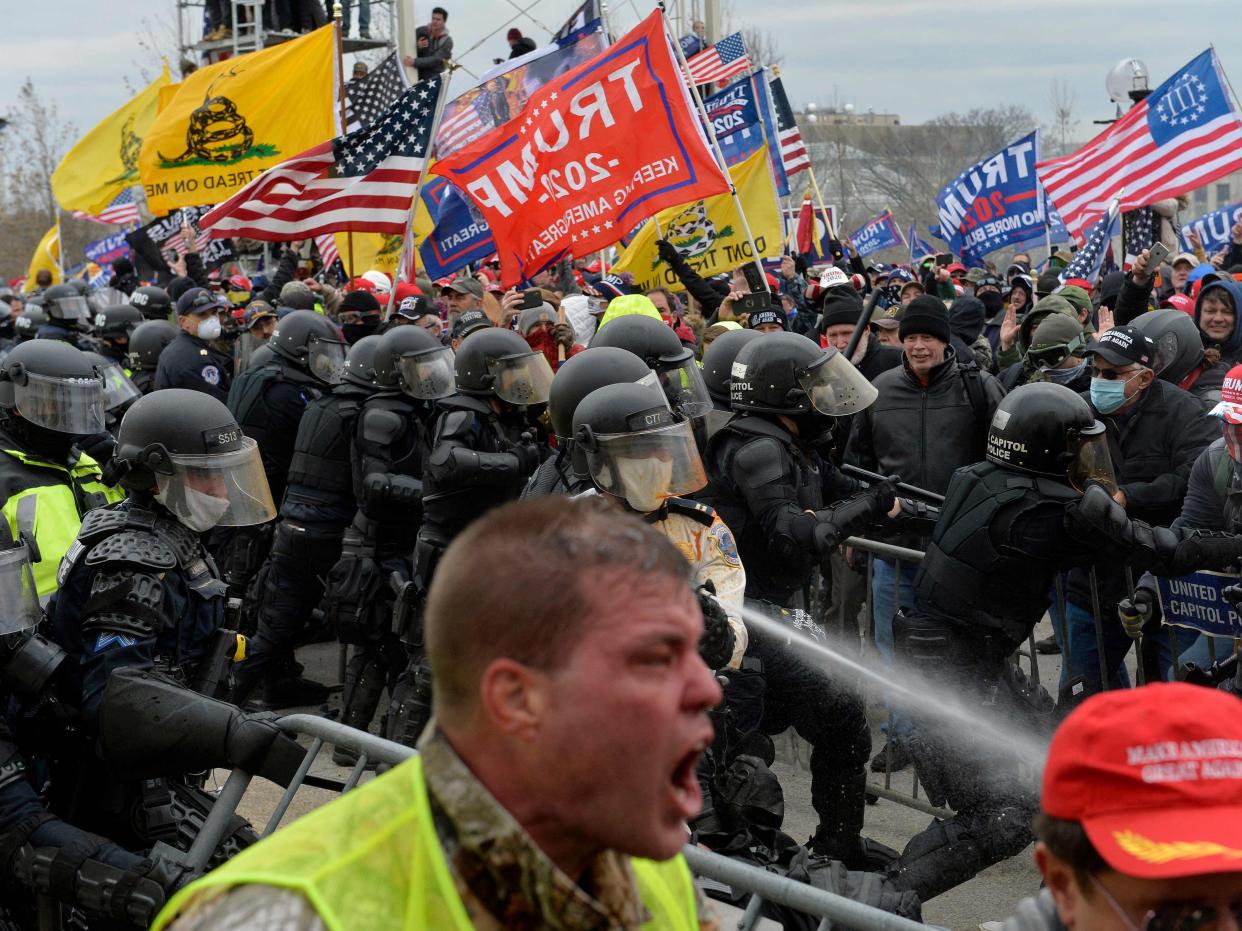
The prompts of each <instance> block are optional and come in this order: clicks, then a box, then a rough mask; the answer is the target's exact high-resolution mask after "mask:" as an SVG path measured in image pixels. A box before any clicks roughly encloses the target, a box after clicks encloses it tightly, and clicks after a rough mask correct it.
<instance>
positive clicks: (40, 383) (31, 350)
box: [0, 340, 124, 598]
mask: <svg viewBox="0 0 1242 931" xmlns="http://www.w3.org/2000/svg"><path fill="white" fill-rule="evenodd" d="M103 397H104V394H103V381H102V379H101V377H100V374H99V372H98V370H97V369H96V368H95V366H94V365H93V364H92V363H91V361H90V360H89V359H88V358H87V356H86V355H85V354H84V353H83V352H82V351H81V350H79V349H74V348H73V347H72V346H70V345H67V344H65V343H61V342H58V341H55V340H33V341H29V342H26V343H23V344H21V345H20V346H16V347H14V349H13V350H12V351H11V352H10V353H9V354H8V355H7V356H6V357H5V358H4V361H3V363H0V512H2V513H3V515H4V518H5V520H6V521H7V522H8V524H9V527H10V528H11V529H12V530H13V531H14V532H15V533H19V534H20V533H25V534H26V535H27V536H28V537H29V538H30V539H32V540H34V541H35V542H36V543H37V545H38V550H39V555H38V558H37V559H36V560H35V566H34V573H35V581H36V583H37V584H38V590H39V597H40V598H47V597H48V596H49V595H51V594H52V592H54V591H55V590H56V567H57V566H58V565H59V564H60V559H61V557H62V556H64V555H65V551H66V550H68V549H69V545H70V544H71V543H72V542H73V539H74V537H75V536H76V535H77V533H78V527H79V526H80V525H81V523H82V517H83V516H84V515H85V514H86V513H87V511H89V510H91V509H92V508H97V507H100V506H102V505H105V504H108V503H110V502H113V501H118V500H120V499H121V498H122V497H124V494H123V493H122V492H120V491H117V490H115V489H111V488H108V487H107V486H105V485H104V484H103V482H102V481H101V472H100V468H99V464H98V463H97V462H96V461H95V460H94V459H93V458H92V457H91V456H90V455H88V454H86V453H83V452H81V450H80V449H79V448H78V444H79V443H80V442H82V441H83V440H84V439H85V438H87V437H90V436H92V435H97V434H99V433H100V432H101V431H103V429H104V407H103V404H104V401H103Z"/></svg>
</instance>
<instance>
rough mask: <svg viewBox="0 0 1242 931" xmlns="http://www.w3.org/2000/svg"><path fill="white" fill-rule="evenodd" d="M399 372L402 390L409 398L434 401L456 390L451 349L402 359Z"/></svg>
mask: <svg viewBox="0 0 1242 931" xmlns="http://www.w3.org/2000/svg"><path fill="white" fill-rule="evenodd" d="M398 369H399V370H400V372H401V388H402V390H403V391H404V392H405V393H406V394H408V395H409V396H410V397H412V398H419V399H420V400H423V401H434V400H436V399H438V398H447V397H448V396H449V395H450V394H452V393H453V392H454V391H456V390H457V370H456V368H455V367H454V357H453V350H451V349H449V348H448V347H447V346H445V347H444V348H443V349H429V350H427V351H426V352H419V353H415V354H413V355H408V356H402V357H401V360H400V362H399V363H398Z"/></svg>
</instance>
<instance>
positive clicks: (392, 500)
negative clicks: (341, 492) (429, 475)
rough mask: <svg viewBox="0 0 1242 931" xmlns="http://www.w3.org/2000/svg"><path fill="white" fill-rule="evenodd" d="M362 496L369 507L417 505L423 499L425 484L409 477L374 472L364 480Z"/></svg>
mask: <svg viewBox="0 0 1242 931" xmlns="http://www.w3.org/2000/svg"><path fill="white" fill-rule="evenodd" d="M362 494H363V498H364V499H365V501H366V503H367V504H368V505H376V504H417V503H418V502H419V501H421V500H422V498H423V483H422V482H420V481H419V480H418V479H416V478H411V477H410V476H408V475H385V474H384V473H382V472H372V473H371V474H370V475H368V476H367V477H366V478H364V479H363V480H362Z"/></svg>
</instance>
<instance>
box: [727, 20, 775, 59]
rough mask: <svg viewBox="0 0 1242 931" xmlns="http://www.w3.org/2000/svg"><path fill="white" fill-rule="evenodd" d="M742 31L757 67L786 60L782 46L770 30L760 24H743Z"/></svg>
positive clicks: (748, 50)
mask: <svg viewBox="0 0 1242 931" xmlns="http://www.w3.org/2000/svg"><path fill="white" fill-rule="evenodd" d="M733 31H737V30H733ZM741 33H742V41H743V42H744V43H746V54H747V55H749V56H750V60H751V61H752V62H754V63H755V67H757V68H768V67H770V66H772V65H779V64H781V62H783V61H784V60H785V56H784V55H782V54H781V52H780V46H779V45H778V44H777V41H776V39H775V38H774V37H773V35H772V33H771V32H769V31H768V30H766V29H761V28H759V27H758V26H743V27H742V29H741Z"/></svg>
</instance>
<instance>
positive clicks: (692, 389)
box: [591, 314, 712, 417]
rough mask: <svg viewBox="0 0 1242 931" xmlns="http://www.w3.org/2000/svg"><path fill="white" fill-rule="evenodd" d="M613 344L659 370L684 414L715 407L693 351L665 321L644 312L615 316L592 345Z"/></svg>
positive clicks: (662, 382)
mask: <svg viewBox="0 0 1242 931" xmlns="http://www.w3.org/2000/svg"><path fill="white" fill-rule="evenodd" d="M597 346H613V347H615V348H617V349H626V350H628V351H630V352H632V353H634V355H636V356H638V357H639V358H640V359H642V360H643V362H645V363H646V365H647V367H648V368H649V369H651V370H652V371H653V372H655V373H656V377H657V378H658V379H659V381H660V387H661V388H663V389H664V394H665V396H666V397H667V398H668V401H669V404H671V405H672V407H673V410H675V411H677V413H679V414H681V415H682V416H684V417H702V416H704V415H706V414H707V412H708V411H710V410H711V409H712V400H711V396H710V395H709V394H708V393H707V386H706V385H705V384H703V373H702V372H700V371H699V367H698V365H697V364H696V363H695V361H694V352H693V351H692V350H690V349H687V348H686V347H685V346H683V345H682V343H681V340H680V339H679V338H678V337H677V334H676V333H674V332H673V330H672V327H670V326H669V325H668V324H667V323H665V322H664V321H663V320H659V319H657V318H655V317H647V316H644V315H641V314H627V315H625V316H623V317H616V318H614V319H612V320H609V321H608V323H607V324H605V325H604V326H601V327H600V328H599V330H597V331H596V333H595V335H594V336H593V337H591V347H592V348H595V347H597Z"/></svg>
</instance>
